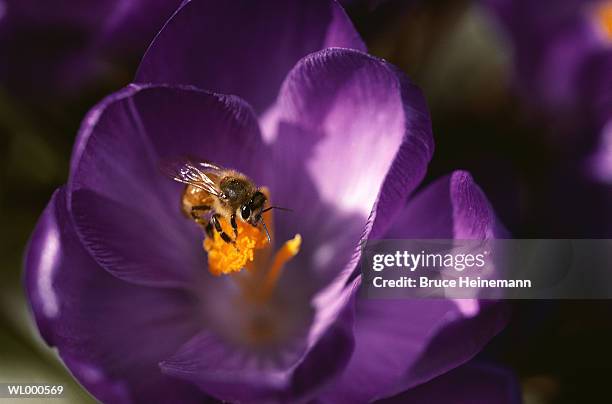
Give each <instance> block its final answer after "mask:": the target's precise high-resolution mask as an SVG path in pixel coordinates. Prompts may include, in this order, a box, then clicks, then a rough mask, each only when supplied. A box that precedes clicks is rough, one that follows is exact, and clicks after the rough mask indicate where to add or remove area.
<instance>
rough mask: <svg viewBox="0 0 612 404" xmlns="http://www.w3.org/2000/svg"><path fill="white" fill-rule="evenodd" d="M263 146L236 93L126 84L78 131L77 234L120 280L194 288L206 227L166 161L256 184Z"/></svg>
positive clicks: (72, 189) (73, 191) (73, 202)
mask: <svg viewBox="0 0 612 404" xmlns="http://www.w3.org/2000/svg"><path fill="white" fill-rule="evenodd" d="M238 144H239V145H241V147H240V148H236V145H238ZM263 148H264V145H263V142H262V141H261V136H260V134H259V130H258V127H257V122H256V120H255V118H254V115H253V113H252V110H251V109H250V108H249V107H248V106H247V105H245V104H244V103H243V102H242V101H240V100H239V99H237V98H235V97H227V96H218V95H214V94H210V93H206V92H203V91H198V90H194V89H188V88H170V87H150V86H135V85H132V86H129V87H127V88H125V89H123V90H121V91H119V92H117V93H115V94H113V95H111V96H109V97H108V98H106V99H105V100H104V101H102V102H101V103H100V104H98V105H97V106H96V107H94V108H93V109H92V111H91V112H90V113H89V114H88V115H87V117H86V118H85V120H84V122H83V125H82V127H81V129H80V132H79V135H78V138H77V141H76V144H75V147H74V153H73V157H72V167H71V177H70V180H69V183H68V206H69V209H70V211H71V214H72V215H73V217H74V223H75V228H76V230H77V233H78V234H79V236H80V238H81V240H82V241H83V245H84V246H85V248H86V249H87V250H88V251H89V252H90V254H91V255H92V256H93V257H94V259H95V260H96V261H97V262H98V263H99V264H100V265H101V266H102V267H103V268H104V269H106V270H108V271H109V272H111V273H112V274H114V275H116V276H118V277H119V278H121V279H124V280H128V281H130V282H135V283H139V284H146V285H159V286H178V285H189V284H192V283H193V281H194V279H195V278H196V276H198V274H201V273H202V272H205V262H206V259H205V257H204V252H203V249H202V246H201V244H200V241H198V240H201V239H202V234H201V230H200V229H199V228H198V226H196V225H195V224H194V223H193V222H192V221H190V220H187V219H185V218H184V216H183V215H182V214H181V212H180V210H179V201H180V195H181V189H182V188H181V185H180V184H178V183H175V182H174V181H172V180H171V179H170V178H167V177H165V176H164V175H162V173H161V171H160V164H161V163H162V162H163V161H164V160H167V159H169V158H177V157H181V156H184V155H188V154H193V155H194V156H197V157H199V158H204V159H208V160H212V161H215V162H216V163H218V164H221V165H224V166H228V167H232V168H236V169H238V170H240V171H243V172H246V173H249V175H251V176H252V177H253V178H254V179H255V180H259V179H260V178H261V177H262V174H261V173H262V168H261V166H262V165H261V164H260V161H261V158H262V156H264V155H265V152H264V151H263Z"/></svg>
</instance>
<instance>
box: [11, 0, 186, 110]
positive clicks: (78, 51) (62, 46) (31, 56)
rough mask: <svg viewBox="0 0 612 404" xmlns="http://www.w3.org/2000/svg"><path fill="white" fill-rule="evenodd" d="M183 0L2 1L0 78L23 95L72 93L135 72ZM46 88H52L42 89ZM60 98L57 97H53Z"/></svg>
mask: <svg viewBox="0 0 612 404" xmlns="http://www.w3.org/2000/svg"><path fill="white" fill-rule="evenodd" d="M179 3H180V0H120V1H118V0H98V1H81V0H67V1H62V2H45V1H39V0H7V1H5V2H2V3H1V4H0V8H2V7H3V11H4V12H2V11H0V14H4V15H3V16H2V15H0V59H2V60H3V61H10V62H9V63H1V64H0V81H1V82H2V84H4V85H6V86H7V88H8V89H9V90H12V91H13V92H14V93H15V94H16V95H19V96H21V97H23V96H24V95H25V96H30V97H36V98H37V99H40V98H44V99H46V100H47V99H48V97H47V96H48V95H50V94H51V95H54V96H56V95H58V94H61V95H71V94H70V93H73V92H75V91H77V90H80V89H82V87H83V86H85V85H92V84H93V85H94V86H95V85H97V84H96V83H94V79H96V78H99V77H100V76H102V75H104V74H106V75H114V76H119V77H130V76H131V75H132V74H133V71H134V70H135V67H136V65H137V63H138V61H139V60H140V58H141V57H142V55H143V54H144V52H145V51H146V49H147V46H148V45H149V43H150V42H151V41H152V40H153V38H154V36H155V34H156V33H157V32H158V31H159V30H160V29H161V28H162V26H163V23H164V21H165V20H166V19H167V18H169V17H170V16H171V15H172V12H173V11H174V10H175V9H176V8H177V7H178V6H179ZM41 89H42V90H46V91H41ZM56 101H57V100H56V99H54V100H53V102H56Z"/></svg>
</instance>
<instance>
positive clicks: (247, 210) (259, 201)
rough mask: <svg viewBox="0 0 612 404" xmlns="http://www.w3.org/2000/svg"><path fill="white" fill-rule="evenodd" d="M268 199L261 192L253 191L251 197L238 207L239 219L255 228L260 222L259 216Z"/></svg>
mask: <svg viewBox="0 0 612 404" xmlns="http://www.w3.org/2000/svg"><path fill="white" fill-rule="evenodd" d="M267 200H268V198H266V196H265V195H264V194H263V192H261V191H255V193H254V194H253V196H252V197H251V198H250V199H249V200H248V201H247V202H246V203H244V204H243V205H242V206H240V217H241V218H242V220H244V221H245V222H247V223H249V224H251V225H253V226H257V225H259V223H260V222H261V214H262V211H263V209H264V205H265V204H266V201H267Z"/></svg>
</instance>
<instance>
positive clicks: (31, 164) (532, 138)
mask: <svg viewBox="0 0 612 404" xmlns="http://www.w3.org/2000/svg"><path fill="white" fill-rule="evenodd" d="M534 1H537V0H534ZM348 13H349V15H350V16H351V18H352V19H353V21H354V23H355V25H356V27H357V30H358V31H359V32H360V33H361V35H362V37H363V38H364V39H365V41H366V43H367V45H368V48H369V50H370V52H371V53H372V54H374V55H377V56H380V57H383V58H385V59H387V60H388V61H390V62H391V63H393V64H395V65H396V66H398V67H400V68H401V69H402V70H404V71H405V72H406V73H407V74H408V75H409V77H410V78H411V79H412V80H413V81H414V82H416V83H417V84H418V85H419V86H420V87H421V88H422V89H423V91H424V93H425V95H426V97H427V100H428V103H429V106H430V109H431V113H432V120H433V125H434V136H435V141H436V151H435V153H434V158H433V161H432V163H431V166H430V169H429V171H428V175H427V178H426V180H425V182H424V184H427V183H428V182H431V181H432V180H433V179H435V178H438V177H440V176H441V175H444V174H447V173H449V172H451V171H452V170H455V169H467V170H469V171H470V172H471V173H472V175H473V176H474V178H475V180H476V181H477V182H478V183H479V184H480V186H481V187H482V188H483V190H484V191H485V193H486V194H487V196H488V197H489V198H490V200H491V202H492V204H493V206H494V207H495V209H496V211H497V213H498V214H499V216H500V218H501V220H502V221H503V223H504V224H505V225H506V226H507V227H508V229H509V230H510V232H511V233H512V235H513V236H514V237H517V238H607V237H609V234H608V231H609V229H610V228H612V217H611V214H610V209H609V204H608V203H607V202H609V199H608V201H607V200H606V198H609V196H610V188H609V187H605V186H602V185H601V184H597V183H594V182H591V181H589V180H588V179H586V178H584V177H583V175H582V173H581V170H580V164H581V160H580V158H581V156H583V155H584V154H585V153H587V152H588V151H589V150H590V149H591V148H592V147H593V144H592V143H593V142H592V141H591V137H592V135H591V134H589V133H579V134H578V136H579V137H580V141H576V138H575V137H574V138H569V139H568V138H567V137H566V136H565V134H563V135H562V134H561V133H559V131H558V127H557V126H556V125H555V122H554V119H553V120H551V117H550V116H546V115H545V114H544V113H542V112H541V111H538V109H537V108H533V106H529V107H527V106H526V105H525V102H524V100H522V99H520V98H518V97H517V96H516V94H515V91H514V89H513V85H512V81H511V74H512V55H511V53H510V52H509V50H508V47H507V46H506V45H505V43H504V40H503V38H502V37H501V36H500V35H498V33H497V31H496V29H495V26H494V24H493V22H492V21H491V20H490V18H489V17H488V15H487V14H486V13H484V11H483V10H482V9H481V8H480V7H479V6H478V4H476V2H470V1H467V0H465V1H462V0H452V1H451V0H447V1H420V2H419V1H415V0H413V1H405V0H404V1H399V0H389V1H387V2H383V3H382V4H381V5H380V6H378V7H377V8H375V9H372V7H371V3H369V2H359V1H354V2H351V3H350V4H349V6H348ZM131 68H135V65H133V66H132V67H131ZM132 73H133V71H130V69H129V68H126V69H124V70H121V71H117V72H114V74H113V75H112V76H109V77H105V78H104V79H103V80H100V81H97V82H96V85H95V86H94V87H91V86H90V87H88V88H86V89H85V90H84V91H83V92H81V93H80V94H78V96H71V97H65V98H64V99H62V100H61V102H55V101H53V102H46V101H45V102H37V101H36V100H21V99H18V98H15V97H12V96H9V94H8V93H7V92H6V91H4V90H3V89H2V88H0V167H1V169H0V223H1V226H2V232H1V233H0V273H1V274H2V278H1V279H2V280H1V282H0V380H2V381H13V380H24V378H25V380H40V381H46V382H47V383H51V382H57V383H63V384H64V385H65V386H67V390H68V391H70V398H71V399H72V400H74V402H87V400H91V399H90V398H88V396H87V395H86V393H84V392H82V391H81V390H80V387H78V386H77V385H76V383H75V382H74V381H72V380H71V378H70V376H69V375H68V373H67V371H66V370H65V369H64V368H63V366H62V365H61V363H60V362H58V361H57V360H56V359H55V356H54V355H55V354H54V352H53V351H52V350H50V349H49V348H47V347H46V346H45V345H44V343H43V342H42V341H41V339H40V337H39V336H38V334H37V332H36V330H35V328H34V327H33V324H32V321H31V317H30V315H29V313H28V309H27V304H26V301H25V297H24V294H23V288H22V285H21V272H22V255H23V251H24V247H25V245H26V243H27V240H28V237H29V235H30V233H31V231H32V229H33V227H34V224H35V223H36V220H37V218H38V216H39V214H40V212H41V211H42V209H43V208H44V206H45V204H46V203H47V201H48V200H49V197H50V196H51V194H52V192H53V191H54V190H55V189H56V188H57V187H58V186H59V185H61V184H63V183H65V181H66V178H67V173H68V163H69V158H70V152H71V148H72V143H73V141H74V137H75V134H76V132H77V129H78V126H79V124H80V121H81V119H82V117H83V115H84V113H85V112H86V111H87V110H88V109H89V108H90V107H91V106H92V105H93V104H94V103H95V102H97V101H98V100H99V99H100V98H101V97H103V96H104V95H106V94H108V93H110V92H111V91H114V90H116V89H118V88H120V87H122V86H123V85H125V84H127V82H128V80H129V77H131V75H132ZM39 101H42V100H39ZM512 305H513V306H514V315H513V320H512V322H511V324H510V325H509V327H508V328H507V329H506V330H505V331H503V332H502V333H501V334H500V335H499V336H498V337H496V338H495V339H494V340H493V341H492V342H491V343H490V344H489V346H488V347H487V348H486V349H485V350H484V352H482V353H481V354H480V355H479V357H478V360H482V361H494V362H497V363H501V364H503V365H504V366H506V367H508V368H510V369H513V370H514V371H515V372H516V374H517V375H518V377H519V380H520V381H521V385H522V389H523V398H524V401H525V403H533V404H539V403H576V402H602V401H605V397H607V396H608V394H609V393H608V391H609V388H608V384H609V378H610V375H612V348H610V341H612V327H611V321H610V319H611V314H612V313H611V311H612V310H611V309H610V307H611V306H610V304H609V302H607V301H555V302H545V301H538V302H535V301H534V302H531V301H522V302H514V303H512Z"/></svg>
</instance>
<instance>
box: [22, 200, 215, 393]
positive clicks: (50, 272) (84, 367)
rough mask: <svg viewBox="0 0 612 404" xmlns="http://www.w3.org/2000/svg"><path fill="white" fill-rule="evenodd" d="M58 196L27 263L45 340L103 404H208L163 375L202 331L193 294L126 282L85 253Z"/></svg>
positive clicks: (32, 298)
mask: <svg viewBox="0 0 612 404" xmlns="http://www.w3.org/2000/svg"><path fill="white" fill-rule="evenodd" d="M65 195H66V193H65V190H64V189H63V188H62V189H60V190H58V191H56V192H55V194H54V195H53V197H52V199H51V201H50V202H49V205H48V206H47V208H46V209H45V211H44V212H43V214H42V216H41V218H40V219H39V222H38V224H37V226H36V229H35V230H34V233H33V235H32V238H31V240H30V243H29V245H28V248H27V252H26V257H25V285H26V292H27V295H28V298H29V301H30V304H31V308H32V311H33V312H34V318H35V319H36V323H37V325H38V328H39V330H40V332H41V334H42V336H43V338H44V339H45V341H46V342H47V343H48V344H49V345H52V346H55V347H57V349H58V351H59V354H60V356H61V357H62V359H63V361H64V363H65V364H66V365H67V366H68V368H69V369H70V371H71V372H72V373H73V375H74V376H75V377H76V378H77V379H78V380H79V382H80V383H82V384H83V385H84V386H85V387H86V388H87V389H88V390H89V391H90V392H91V393H92V394H93V395H94V396H95V397H96V398H98V399H99V400H101V401H103V402H113V403H131V402H142V403H147V402H170V401H172V402H177V401H178V402H185V403H188V402H201V401H202V400H203V399H204V396H203V395H202V394H201V393H199V392H198V391H197V390H196V389H194V388H193V387H192V386H189V385H188V384H186V383H183V382H181V381H179V380H174V379H171V378H169V377H168V376H165V375H162V374H161V373H160V371H159V368H158V366H157V364H158V362H159V361H161V360H162V359H164V358H166V357H168V356H169V355H170V354H171V353H172V352H174V351H175V350H176V349H177V348H178V347H179V346H180V345H181V344H183V343H184V342H185V341H187V340H188V339H189V338H190V337H191V336H192V335H194V334H195V333H196V332H197V331H198V330H199V329H200V326H201V324H199V318H200V316H198V313H197V311H196V308H197V307H198V306H197V305H196V304H194V302H195V299H194V298H193V296H190V295H188V294H187V293H185V292H182V291H178V290H171V289H158V288H146V287H142V286H136V285H131V284H129V283H126V282H123V281H121V280H119V279H117V278H115V277H113V276H112V275H110V274H109V273H108V272H106V271H104V270H103V269H102V268H100V267H99V266H98V264H97V263H96V262H95V261H93V260H92V259H91V257H90V256H89V255H88V253H87V251H86V250H85V249H84V248H83V247H82V245H81V243H80V241H79V239H78V237H77V235H76V233H75V232H74V229H73V227H72V223H71V218H70V214H69V212H68V211H67V209H66V203H65Z"/></svg>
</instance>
